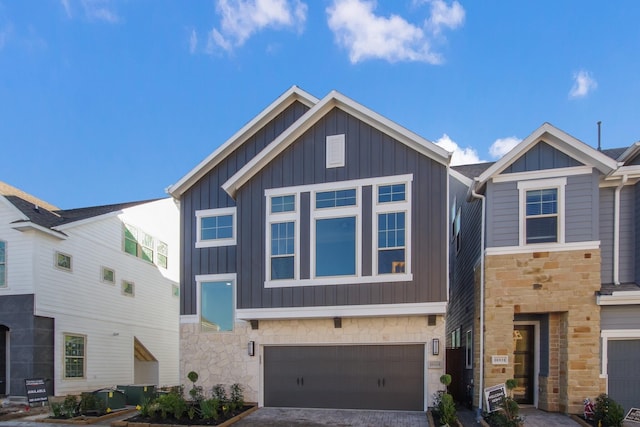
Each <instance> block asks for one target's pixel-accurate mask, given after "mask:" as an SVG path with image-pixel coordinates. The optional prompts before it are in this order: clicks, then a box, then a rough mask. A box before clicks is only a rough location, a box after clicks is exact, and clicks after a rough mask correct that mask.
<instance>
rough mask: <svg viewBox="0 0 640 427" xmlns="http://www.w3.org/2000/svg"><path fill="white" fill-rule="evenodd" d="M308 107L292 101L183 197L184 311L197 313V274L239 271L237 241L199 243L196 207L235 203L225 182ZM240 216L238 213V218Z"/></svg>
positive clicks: (182, 281)
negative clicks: (207, 245) (229, 243)
mask: <svg viewBox="0 0 640 427" xmlns="http://www.w3.org/2000/svg"><path fill="white" fill-rule="evenodd" d="M308 109H309V108H308V107H307V106H305V105H304V104H302V103H300V102H298V101H296V102H294V103H293V104H291V105H290V106H289V107H288V108H286V109H285V110H284V111H283V112H282V113H280V114H279V115H278V116H276V117H275V118H274V119H273V120H272V121H271V122H269V123H268V124H267V125H265V126H264V127H263V128H262V129H260V130H259V131H258V132H256V133H255V134H254V135H253V136H251V137H250V138H249V139H248V140H247V141H246V142H244V143H243V144H242V145H240V147H238V148H237V149H236V150H235V151H233V152H232V153H230V154H229V155H228V156H227V157H225V158H224V159H222V161H221V162H220V163H219V164H217V165H216V166H215V167H214V168H213V170H211V171H210V172H209V173H207V174H206V175H205V176H204V177H202V178H201V179H200V180H199V181H198V182H197V183H196V184H194V185H193V186H192V187H191V188H189V189H188V190H187V191H186V192H185V193H184V194H183V196H182V197H181V199H180V206H181V220H180V221H181V223H180V229H181V230H182V236H181V240H182V242H181V254H180V259H181V262H182V265H183V269H182V273H181V277H180V292H181V306H180V314H181V315H189V314H195V313H196V304H197V302H196V295H197V292H196V282H195V277H196V276H197V275H202V274H225V273H235V272H236V265H237V262H236V247H237V245H236V246H221V247H211V248H196V247H195V242H196V240H197V235H196V228H197V222H196V216H195V213H196V211H199V210H206V209H216V208H226V207H233V206H235V205H236V203H235V201H234V200H233V199H232V198H231V197H230V196H229V195H228V194H227V193H226V192H225V191H224V190H222V184H224V183H225V182H226V181H227V180H228V179H229V178H230V177H231V176H232V175H233V174H235V173H236V172H237V171H238V170H239V169H240V168H242V167H243V166H244V165H245V164H246V163H247V162H249V161H250V160H251V159H253V157H255V155H256V154H258V153H259V152H261V151H262V150H263V149H264V148H265V147H266V146H267V145H268V144H269V143H271V142H272V141H273V140H274V139H275V138H276V137H277V136H278V135H280V134H281V133H282V132H284V130H286V129H287V128H288V127H289V126H291V125H292V124H293V123H294V122H295V121H296V120H298V118H300V116H302V115H303V114H304V113H305V112H307V110H308ZM238 219H239V218H238V217H236V220H237V221H238ZM238 224H239V221H238Z"/></svg>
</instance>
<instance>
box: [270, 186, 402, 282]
mask: <svg viewBox="0 0 640 427" xmlns="http://www.w3.org/2000/svg"><path fill="white" fill-rule="evenodd" d="M412 181H413V176H412V175H411V174H407V175H396V176H389V177H377V178H369V179H359V180H351V181H339V182H329V183H322V184H313V185H304V186H296V187H287V188H274V189H267V190H265V206H266V209H265V210H266V213H265V214H266V218H265V221H266V222H265V224H266V226H265V229H266V231H265V255H266V259H265V277H266V280H265V287H267V288H271V287H290V286H317V285H318V286H319V285H330V284H331V285H337V284H347V283H371V282H398V281H408V280H412V278H413V276H412V274H411V239H410V236H411V194H412V190H411V188H412ZM364 187H369V188H370V194H371V210H370V211H367V213H366V214H367V215H371V217H370V218H371V221H370V222H369V221H363V217H362V215H363V212H362V206H363V202H362V195H363V188H364ZM301 195H305V200H306V201H308V206H305V208H306V209H304V211H305V212H308V215H309V217H308V218H305V221H302V220H301V217H300V216H301V203H302V202H301ZM306 201H305V203H307V202H306ZM307 220H308V222H307ZM303 222H304V223H305V224H307V223H308V227H309V229H308V230H303V231H301V230H300V227H301V224H302V223H303ZM363 224H367V230H363V229H362V228H363ZM306 232H308V233H309V234H308V235H309V248H308V256H309V258H308V259H305V260H304V262H305V263H306V262H308V265H305V266H304V267H305V270H306V267H308V270H306V271H308V272H309V277H308V278H304V279H301V278H300V271H301V266H300V263H301V262H302V260H301V259H300V242H301V240H300V235H301V233H306ZM363 234H364V235H370V236H371V240H370V241H371V247H368V248H364V249H363V247H362V241H363ZM369 256H370V257H371V264H370V265H371V268H372V270H371V273H369V272H367V273H366V274H367V275H366V276H363V274H362V265H363V262H362V261H363V257H369Z"/></svg>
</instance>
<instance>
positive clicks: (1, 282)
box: [0, 240, 7, 288]
mask: <svg viewBox="0 0 640 427" xmlns="http://www.w3.org/2000/svg"><path fill="white" fill-rule="evenodd" d="M6 287H7V242H5V241H4V240H0V288H6Z"/></svg>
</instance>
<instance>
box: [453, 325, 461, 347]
mask: <svg viewBox="0 0 640 427" xmlns="http://www.w3.org/2000/svg"><path fill="white" fill-rule="evenodd" d="M451 348H460V328H458V329H456V330H455V331H453V332H451Z"/></svg>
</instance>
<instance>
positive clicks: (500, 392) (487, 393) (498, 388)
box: [484, 384, 507, 412]
mask: <svg viewBox="0 0 640 427" xmlns="http://www.w3.org/2000/svg"><path fill="white" fill-rule="evenodd" d="M505 397H507V387H506V386H505V385H504V384H498V385H494V386H493V387H488V388H485V389H484V401H485V410H486V411H487V412H493V411H496V410H498V409H500V405H501V404H502V401H503V400H504V398H505Z"/></svg>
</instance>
